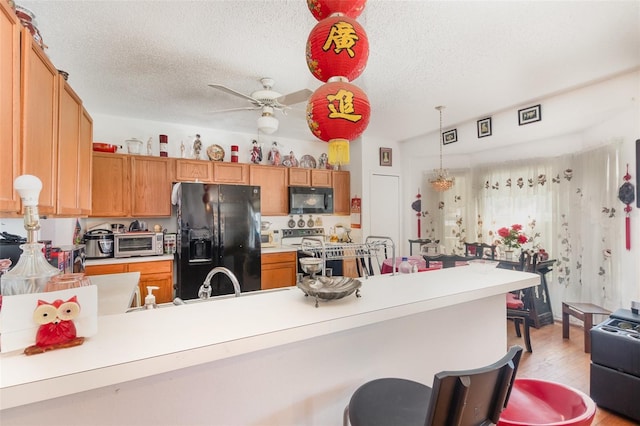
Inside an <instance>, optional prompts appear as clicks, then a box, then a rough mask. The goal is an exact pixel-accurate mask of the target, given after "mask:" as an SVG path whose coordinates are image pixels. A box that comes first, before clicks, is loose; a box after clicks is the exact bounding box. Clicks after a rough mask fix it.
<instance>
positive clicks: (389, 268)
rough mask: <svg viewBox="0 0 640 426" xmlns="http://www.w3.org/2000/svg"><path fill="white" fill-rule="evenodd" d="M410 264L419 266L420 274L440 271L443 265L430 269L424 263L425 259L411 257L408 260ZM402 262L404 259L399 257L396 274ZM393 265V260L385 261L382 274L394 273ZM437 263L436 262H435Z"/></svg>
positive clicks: (433, 266)
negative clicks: (435, 270)
mask: <svg viewBox="0 0 640 426" xmlns="http://www.w3.org/2000/svg"><path fill="white" fill-rule="evenodd" d="M407 260H408V261H409V263H411V264H412V265H413V264H417V265H418V272H424V271H432V270H434V269H440V268H442V264H440V265H437V266H436V265H432V266H431V267H430V268H427V263H426V262H425V261H424V258H423V257H422V256H410V257H409V258H408V259H407ZM401 262H402V258H401V257H398V258H396V272H397V271H398V266H400V263H401ZM392 263H393V259H385V260H384V261H383V262H382V273H383V274H390V273H391V272H393V268H392V266H391V264H392ZM433 263H435V262H433Z"/></svg>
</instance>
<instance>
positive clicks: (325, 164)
mask: <svg viewBox="0 0 640 426" xmlns="http://www.w3.org/2000/svg"><path fill="white" fill-rule="evenodd" d="M318 168H319V169H328V168H329V157H328V156H327V153H326V152H323V153H322V154H320V157H318Z"/></svg>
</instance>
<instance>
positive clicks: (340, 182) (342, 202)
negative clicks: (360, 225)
mask: <svg viewBox="0 0 640 426" xmlns="http://www.w3.org/2000/svg"><path fill="white" fill-rule="evenodd" d="M332 175H333V176H332V178H333V214H336V215H349V214H351V199H350V193H351V175H350V174H349V172H346V171H334V172H333V173H332Z"/></svg>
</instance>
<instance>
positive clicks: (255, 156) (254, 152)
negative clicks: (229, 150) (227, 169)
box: [251, 140, 262, 164]
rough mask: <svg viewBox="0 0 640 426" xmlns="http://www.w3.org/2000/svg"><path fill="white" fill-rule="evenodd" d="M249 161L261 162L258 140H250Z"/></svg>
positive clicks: (260, 149) (260, 148)
mask: <svg viewBox="0 0 640 426" xmlns="http://www.w3.org/2000/svg"><path fill="white" fill-rule="evenodd" d="M251 162H252V163H253V164H260V162H262V147H261V146H260V145H258V141H256V140H254V141H252V142H251Z"/></svg>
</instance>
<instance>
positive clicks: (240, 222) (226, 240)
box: [174, 182, 260, 300]
mask: <svg viewBox="0 0 640 426" xmlns="http://www.w3.org/2000/svg"><path fill="white" fill-rule="evenodd" d="M176 185H180V188H179V189H178V190H177V194H179V196H178V197H177V198H178V200H177V207H178V210H177V217H178V235H179V237H178V248H177V252H176V257H177V262H178V265H177V271H178V283H177V286H176V296H177V297H180V298H181V299H183V300H188V299H196V298H197V297H198V289H199V288H200V286H201V285H202V283H203V282H204V280H205V278H206V276H207V274H208V273H209V272H210V271H211V270H212V269H213V268H215V267H217V266H223V267H226V268H228V269H229V270H230V271H231V272H232V273H233V274H234V275H235V276H236V278H238V281H239V282H240V289H241V291H242V292H246V291H255V290H260V187H259V186H247V185H213V184H205V183H185V182H183V183H179V184H176ZM174 192H176V191H174ZM211 289H212V293H211V294H212V295H214V296H215V295H221V294H232V293H233V292H234V289H233V284H232V283H231V280H230V279H229V278H228V277H227V276H226V275H224V274H216V275H215V276H214V277H213V280H211Z"/></svg>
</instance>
